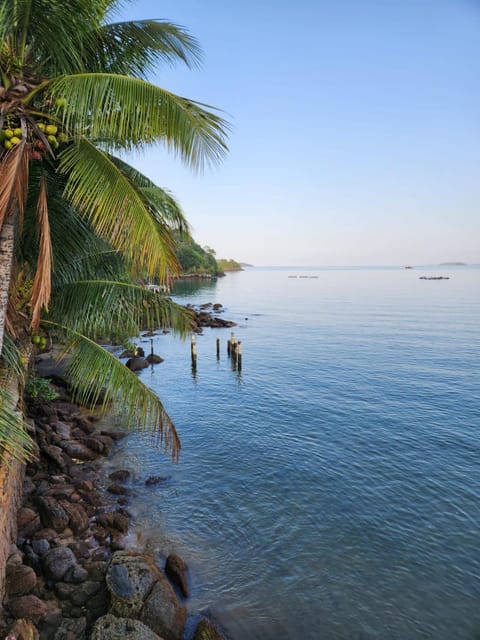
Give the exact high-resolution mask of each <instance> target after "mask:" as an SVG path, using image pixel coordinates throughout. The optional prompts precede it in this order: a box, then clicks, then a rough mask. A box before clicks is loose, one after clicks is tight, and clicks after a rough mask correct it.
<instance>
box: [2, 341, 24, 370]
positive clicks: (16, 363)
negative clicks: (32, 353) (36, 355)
mask: <svg viewBox="0 0 480 640" xmlns="http://www.w3.org/2000/svg"><path fill="white" fill-rule="evenodd" d="M21 355H22V354H21V353H20V350H19V348H18V347H17V345H16V344H15V342H14V341H13V340H12V338H11V337H10V336H9V334H8V333H5V334H4V336H3V345H2V353H1V357H2V361H3V365H4V367H5V369H8V370H9V371H11V372H12V373H13V374H14V375H15V376H16V377H17V378H21V377H22V376H23V368H22V365H21V364H20V358H21Z"/></svg>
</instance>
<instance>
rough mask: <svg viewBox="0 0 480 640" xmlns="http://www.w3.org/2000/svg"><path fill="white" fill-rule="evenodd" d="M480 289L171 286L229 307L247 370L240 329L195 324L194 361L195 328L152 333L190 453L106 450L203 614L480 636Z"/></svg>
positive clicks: (328, 282)
mask: <svg viewBox="0 0 480 640" xmlns="http://www.w3.org/2000/svg"><path fill="white" fill-rule="evenodd" d="M421 275H444V276H449V277H450V280H442V281H425V280H419V276H421ZM479 294H480V268H467V267H442V268H438V267H437V268H434V269H432V268H430V269H426V268H425V269H412V270H404V269H401V268H398V269H395V268H385V269H382V268H372V269H368V268H361V269H354V268H345V269H339V268H337V269H334V268H331V269H327V268H322V269H315V268H304V269H300V268H298V267H297V268H289V269H287V268H281V269H280V268H277V269H274V268H271V269H267V268H256V269H248V270H246V271H244V272H240V273H231V274H229V275H227V276H226V277H225V278H222V279H219V280H218V281H212V282H207V283H204V284H203V285H199V283H198V282H187V283H185V284H183V285H182V286H181V287H179V288H178V289H177V291H176V292H175V295H174V297H175V299H176V300H177V301H179V302H181V303H183V304H186V303H187V302H190V303H194V304H200V303H204V302H213V303H215V302H219V303H221V304H223V305H224V307H225V311H224V313H223V314H222V315H223V317H224V318H226V319H232V320H234V321H236V322H237V323H238V327H235V329H234V331H235V334H236V336H237V338H239V339H240V340H241V341H242V346H243V363H242V365H243V366H242V371H241V372H238V371H235V370H233V369H232V366H231V362H230V360H229V359H228V357H227V353H226V340H227V339H228V337H229V336H230V329H208V328H207V329H205V330H204V334H203V335H201V336H198V337H197V344H198V365H197V370H196V372H192V369H191V362H190V344H189V341H186V342H182V341H180V340H178V339H174V338H172V336H170V335H159V336H157V337H155V338H154V350H155V353H158V354H159V355H161V356H162V357H163V358H165V362H164V363H163V364H161V365H158V366H155V367H152V368H150V369H146V370H144V371H142V372H141V374H140V376H141V378H142V380H143V381H144V382H145V383H146V384H148V385H149V386H151V387H152V388H153V389H155V391H157V392H158V394H159V395H160V397H161V398H162V401H163V403H164V405H165V407H166V409H167V411H168V412H169V414H170V416H171V417H172V419H173V420H174V422H175V424H176V425H177V428H178V431H179V433H180V436H181V439H182V453H181V458H180V463H179V464H176V465H175V464H171V463H170V461H169V459H168V458H165V457H164V456H162V455H161V454H160V452H159V451H158V450H156V449H154V448H152V447H151V446H150V440H149V438H148V437H147V436H142V435H134V434H132V435H130V436H129V437H128V438H126V439H125V440H124V441H122V442H121V444H120V445H119V448H118V450H117V453H116V455H115V457H114V458H113V459H112V460H111V461H110V462H109V464H111V465H113V466H115V467H120V466H122V467H127V468H130V469H132V470H133V471H134V480H133V483H132V487H133V490H134V492H135V497H134V498H133V499H132V503H131V511H132V513H133V515H134V517H135V523H134V527H136V531H137V535H138V537H139V539H140V544H147V546H148V547H149V548H150V549H151V550H154V551H158V552H160V553H161V554H166V553H168V552H170V551H175V552H176V553H179V554H180V555H181V556H183V557H184V559H185V560H186V561H187V563H188V565H189V567H190V578H191V593H192V595H191V598H190V599H189V600H188V602H187V604H188V607H189V609H190V610H191V611H199V610H202V609H205V608H209V609H210V610H211V611H212V612H213V613H214V614H215V615H216V616H217V618H218V619H219V620H220V621H221V622H222V624H223V625H224V626H225V628H226V629H227V631H228V634H229V637H231V638H232V639H233V640H245V639H249V640H256V639H262V640H297V639H299V638H302V639H303V640H323V639H325V640H385V638H388V639H389V640H417V639H423V638H425V639H427V638H428V639H433V638H435V640H452V639H453V638H455V639H456V640H474V639H478V638H479V637H480V606H479V602H480V544H479V540H480V430H479V427H480V376H479V373H480V340H479V338H480V328H479V318H480V296H479ZM247 318H248V319H247ZM217 337H220V339H221V353H220V358H219V359H218V360H217V357H216V348H215V342H216V339H217ZM142 346H143V347H144V349H145V351H147V350H148V349H149V347H150V342H149V340H148V339H144V344H143V342H142ZM151 475H160V476H163V477H165V478H166V479H165V480H164V481H163V482H161V483H159V484H157V485H154V486H148V487H147V486H145V484H144V482H145V480H146V479H147V478H148V477H149V476H151Z"/></svg>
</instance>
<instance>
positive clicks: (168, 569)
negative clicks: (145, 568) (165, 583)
mask: <svg viewBox="0 0 480 640" xmlns="http://www.w3.org/2000/svg"><path fill="white" fill-rule="evenodd" d="M165 573H166V574H167V576H168V578H169V579H170V580H171V582H172V583H173V584H174V585H175V586H176V587H177V588H178V589H179V591H180V593H181V594H182V596H183V597H184V598H188V595H189V591H188V582H187V565H186V564H185V562H184V561H183V560H182V558H180V556H177V555H176V554H175V553H171V554H170V555H169V556H168V558H167V562H166V564H165Z"/></svg>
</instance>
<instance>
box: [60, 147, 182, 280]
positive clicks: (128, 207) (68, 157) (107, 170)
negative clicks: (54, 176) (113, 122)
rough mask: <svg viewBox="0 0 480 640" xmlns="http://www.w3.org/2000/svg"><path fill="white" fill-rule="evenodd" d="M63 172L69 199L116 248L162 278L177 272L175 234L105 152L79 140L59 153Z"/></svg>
mask: <svg viewBox="0 0 480 640" xmlns="http://www.w3.org/2000/svg"><path fill="white" fill-rule="evenodd" d="M60 171H62V172H64V173H65V174H67V176H68V180H67V183H66V187H65V194H64V195H65V197H66V198H67V199H68V200H69V201H70V202H71V204H72V205H73V207H75V208H76V209H78V210H79V211H80V212H81V213H82V214H83V215H84V216H85V217H86V219H87V220H88V222H89V223H90V224H91V225H92V227H93V229H94V230H95V231H96V233H98V234H99V235H100V236H102V237H103V238H105V239H106V240H107V242H109V243H110V244H111V245H112V247H113V248H114V249H116V250H117V251H119V252H120V253H122V254H124V255H126V256H127V257H128V259H129V260H130V261H131V262H132V264H133V265H136V266H137V268H138V269H140V270H142V269H146V270H147V271H148V273H149V274H150V275H155V276H158V277H159V278H160V279H161V280H162V281H165V279H166V277H167V274H168V271H169V270H172V271H177V269H178V265H177V261H176V258H175V254H174V251H173V239H172V236H171V233H170V232H169V230H168V229H167V228H160V227H159V225H158V224H157V222H156V221H155V220H154V218H153V217H152V215H151V213H150V210H149V207H148V205H147V203H146V202H145V199H144V198H143V197H142V194H141V193H140V192H139V190H138V189H136V187H135V185H134V184H133V183H132V182H131V181H130V180H129V179H128V176H126V175H125V174H124V173H123V172H122V171H121V170H120V169H119V168H118V167H117V166H116V165H115V164H114V163H113V162H112V160H111V158H110V157H109V156H108V155H107V154H106V153H105V152H103V151H101V150H99V149H97V148H96V147H95V146H94V145H93V144H91V143H90V142H88V141H87V140H81V141H80V142H79V144H77V145H71V146H70V147H68V148H67V149H66V150H65V151H64V152H63V153H62V154H61V165H60Z"/></svg>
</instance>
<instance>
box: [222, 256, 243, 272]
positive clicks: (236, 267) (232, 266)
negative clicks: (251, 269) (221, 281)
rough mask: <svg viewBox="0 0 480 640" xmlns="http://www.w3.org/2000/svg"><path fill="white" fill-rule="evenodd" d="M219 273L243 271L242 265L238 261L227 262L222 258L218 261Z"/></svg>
mask: <svg viewBox="0 0 480 640" xmlns="http://www.w3.org/2000/svg"><path fill="white" fill-rule="evenodd" d="M217 264H218V270H219V271H242V265H241V264H240V263H239V262H237V261H236V260H225V258H221V259H220V260H217Z"/></svg>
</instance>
